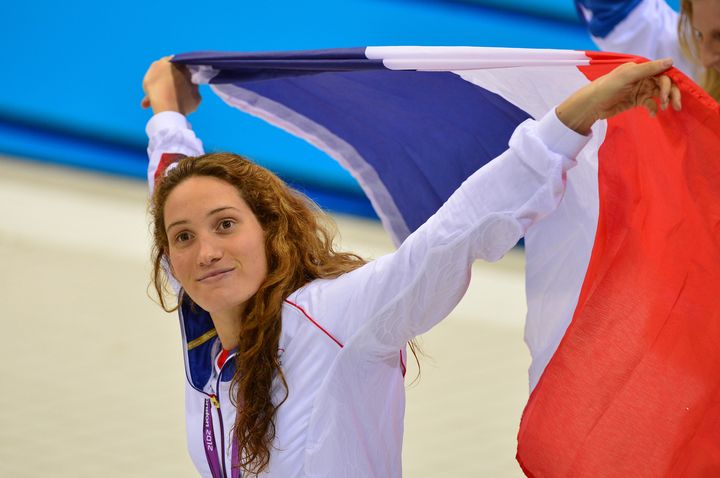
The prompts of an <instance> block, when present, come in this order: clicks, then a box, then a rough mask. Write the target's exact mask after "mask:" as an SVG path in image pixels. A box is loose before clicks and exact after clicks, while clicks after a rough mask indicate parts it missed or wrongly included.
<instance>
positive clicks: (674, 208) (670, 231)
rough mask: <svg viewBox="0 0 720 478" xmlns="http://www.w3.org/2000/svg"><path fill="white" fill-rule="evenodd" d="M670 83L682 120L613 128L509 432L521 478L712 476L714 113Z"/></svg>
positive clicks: (716, 303)
mask: <svg viewBox="0 0 720 478" xmlns="http://www.w3.org/2000/svg"><path fill="white" fill-rule="evenodd" d="M618 58H620V57H618ZM602 59H603V60H605V61H602V62H599V63H593V64H591V65H590V66H588V67H583V68H581V70H582V71H583V73H584V74H585V75H586V76H587V77H588V78H589V79H591V80H592V79H594V78H597V77H598V76H600V75H602V74H604V73H606V72H607V71H609V70H611V69H612V68H613V67H615V66H617V63H615V64H612V62H609V61H607V58H606V57H602ZM670 75H671V76H672V77H673V79H674V80H675V81H676V83H678V84H679V85H680V86H681V89H682V91H683V111H682V112H680V113H676V112H671V111H668V112H664V113H662V114H660V115H659V116H658V118H655V119H653V118H650V117H649V115H648V114H647V112H646V111H644V110H641V109H635V110H632V111H629V112H626V113H623V114H621V115H619V116H617V117H615V118H613V119H611V120H610V121H609V122H608V131H607V135H606V138H605V142H604V143H603V145H602V146H601V149H600V152H599V156H600V158H599V173H598V175H599V191H600V215H599V223H598V229H597V235H596V238H595V245H594V248H593V251H592V257H591V260H590V264H589V267H588V271H587V274H586V277H585V282H584V284H583V288H582V291H581V294H580V298H579V301H578V306H577V307H576V310H575V314H574V316H573V320H572V323H571V324H570V326H569V327H568V329H567V332H566V333H565V336H564V338H563V340H562V342H561V343H560V346H559V347H558V350H557V351H556V353H555V354H554V356H553V358H552V360H551V361H550V363H549V364H548V366H547V368H546V369H545V372H544V374H543V376H542V378H541V379H540V382H539V383H538V385H537V387H536V388H535V390H534V391H533V393H532V395H531V397H530V400H529V401H528V404H527V406H526V408H525V412H524V414H523V419H522V422H521V426H520V432H519V434H518V461H519V463H520V465H521V467H522V468H523V470H524V471H525V473H526V474H527V475H528V476H532V477H546V476H548V477H586V476H587V477H623V478H624V477H675V476H688V477H690V476H692V477H704V476H707V477H709V476H720V110H719V108H718V104H717V103H716V102H714V101H713V100H712V99H711V98H710V97H709V96H707V95H706V94H705V93H704V92H702V91H701V90H700V89H699V88H698V87H697V86H696V85H694V84H693V83H692V82H691V81H690V80H688V79H687V78H686V77H685V76H684V75H682V73H680V72H678V71H676V70H673V71H671V72H670Z"/></svg>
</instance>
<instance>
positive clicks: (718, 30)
mask: <svg viewBox="0 0 720 478" xmlns="http://www.w3.org/2000/svg"><path fill="white" fill-rule="evenodd" d="M692 27H693V31H694V34H695V37H696V38H697V40H698V44H699V46H700V60H701V61H702V64H703V66H704V67H705V68H714V69H715V70H717V71H718V72H720V0H693V1H692Z"/></svg>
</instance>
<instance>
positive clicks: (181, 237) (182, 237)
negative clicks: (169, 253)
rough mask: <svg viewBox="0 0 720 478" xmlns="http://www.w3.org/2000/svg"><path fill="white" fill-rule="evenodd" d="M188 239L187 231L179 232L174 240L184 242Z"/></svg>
mask: <svg viewBox="0 0 720 478" xmlns="http://www.w3.org/2000/svg"><path fill="white" fill-rule="evenodd" d="M189 240H190V233H188V232H181V233H180V234H178V235H177V236H175V242H186V241H189Z"/></svg>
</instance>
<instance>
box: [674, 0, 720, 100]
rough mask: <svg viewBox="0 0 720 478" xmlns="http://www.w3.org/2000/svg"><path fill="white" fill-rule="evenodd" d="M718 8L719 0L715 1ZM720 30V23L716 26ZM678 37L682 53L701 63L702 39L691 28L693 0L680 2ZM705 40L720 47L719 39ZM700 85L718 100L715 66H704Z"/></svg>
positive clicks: (718, 76) (719, 74)
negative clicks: (714, 42) (713, 42)
mask: <svg viewBox="0 0 720 478" xmlns="http://www.w3.org/2000/svg"><path fill="white" fill-rule="evenodd" d="M716 3H717V7H718V8H719V9H720V1H718V2H716ZM717 29H718V30H720V25H718V26H717ZM678 38H679V40H680V47H681V48H682V51H683V53H684V54H685V55H686V56H687V57H688V58H690V59H691V60H692V61H694V62H695V63H697V64H698V65H702V60H701V49H702V45H701V41H702V39H701V38H700V37H699V35H698V34H697V33H696V31H695V29H694V28H693V0H682V3H681V4H680V21H679V22H678ZM706 41H716V42H717V43H718V48H720V39H708V40H706ZM700 85H701V86H702V87H703V88H704V89H705V91H707V92H708V93H709V94H710V96H712V97H713V98H715V100H716V101H718V102H720V71H718V69H717V68H713V67H708V68H705V72H704V73H703V76H702V78H701V83H700Z"/></svg>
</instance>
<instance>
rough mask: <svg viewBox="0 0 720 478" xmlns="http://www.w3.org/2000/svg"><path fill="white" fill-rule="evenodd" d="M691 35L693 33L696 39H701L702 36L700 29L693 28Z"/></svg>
mask: <svg viewBox="0 0 720 478" xmlns="http://www.w3.org/2000/svg"><path fill="white" fill-rule="evenodd" d="M693 35H695V38H696V39H698V40H702V38H703V35H702V32H701V31H700V30H693Z"/></svg>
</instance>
